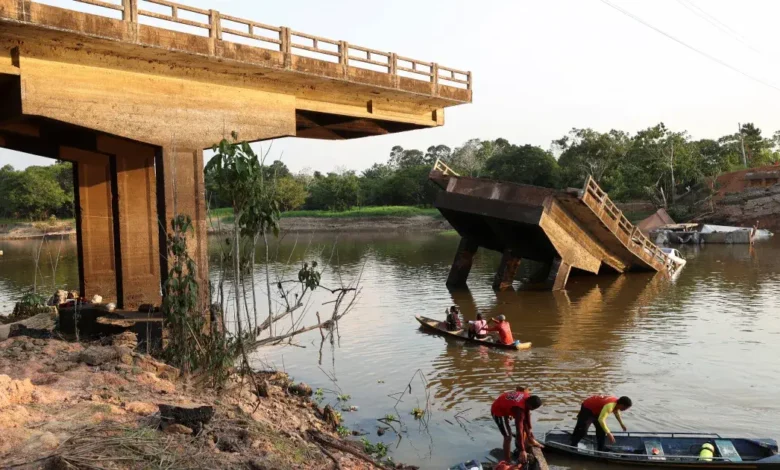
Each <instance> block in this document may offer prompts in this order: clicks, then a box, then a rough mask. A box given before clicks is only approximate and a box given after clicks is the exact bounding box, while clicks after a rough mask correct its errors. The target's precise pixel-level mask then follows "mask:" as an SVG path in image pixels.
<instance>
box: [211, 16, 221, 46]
mask: <svg viewBox="0 0 780 470" xmlns="http://www.w3.org/2000/svg"><path fill="white" fill-rule="evenodd" d="M209 37H210V38H211V39H214V40H221V39H222V21H221V19H220V15H219V12H218V11H217V10H209Z"/></svg>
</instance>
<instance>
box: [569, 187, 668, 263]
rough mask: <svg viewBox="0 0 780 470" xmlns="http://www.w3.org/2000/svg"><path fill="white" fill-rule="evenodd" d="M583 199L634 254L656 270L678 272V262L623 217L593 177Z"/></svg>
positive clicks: (621, 212) (584, 191)
mask: <svg viewBox="0 0 780 470" xmlns="http://www.w3.org/2000/svg"><path fill="white" fill-rule="evenodd" d="M581 199H582V201H583V202H584V203H585V205H587V206H588V207H589V208H590V209H591V210H592V211H593V212H594V213H595V214H596V216H598V217H599V219H600V220H601V221H602V223H604V225H605V226H606V227H607V228H608V229H609V230H610V231H612V233H614V234H615V235H616V236H617V238H618V239H619V240H620V241H621V242H622V243H623V244H624V245H625V246H626V248H628V249H629V250H630V251H631V252H632V253H634V254H635V255H637V256H639V257H640V258H642V259H644V260H646V261H649V262H650V264H652V265H653V266H655V267H656V268H658V267H659V266H663V267H664V268H665V269H666V270H667V271H668V272H670V273H671V272H674V271H676V270H677V265H676V262H675V261H673V260H672V259H671V258H670V257H669V256H667V255H666V253H664V252H663V251H662V250H661V249H660V248H658V246H657V245H656V244H655V243H653V242H652V241H650V239H649V238H647V236H645V234H643V233H642V232H641V231H640V230H639V228H638V227H636V226H634V224H632V223H631V222H630V221H629V220H628V219H627V218H626V216H625V215H623V211H621V210H620V209H619V208H618V207H617V205H615V203H614V202H612V199H610V198H609V196H608V195H607V193H606V192H605V191H604V190H603V189H601V187H600V186H599V185H598V183H596V180H594V179H593V178H592V177H591V176H588V179H587V181H586V182H585V188H584V190H583V194H582V197H581Z"/></svg>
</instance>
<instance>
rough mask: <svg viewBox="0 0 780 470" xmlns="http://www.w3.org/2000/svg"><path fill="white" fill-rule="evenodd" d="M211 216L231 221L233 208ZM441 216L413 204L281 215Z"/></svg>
mask: <svg viewBox="0 0 780 470" xmlns="http://www.w3.org/2000/svg"><path fill="white" fill-rule="evenodd" d="M209 215H210V216H211V217H215V218H216V217H218V218H220V219H221V221H222V223H226V224H231V223H233V220H234V219H233V210H232V209H230V208H229V207H228V208H222V209H212V210H210V211H209ZM416 216H428V217H437V218H439V217H441V214H440V213H439V210H438V209H436V208H434V207H414V206H377V207H359V208H358V207H356V208H354V209H349V210H346V211H312V210H302V211H289V212H282V217H283V218H287V217H316V218H323V219H340V218H360V217H416Z"/></svg>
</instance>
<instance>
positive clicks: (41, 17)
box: [0, 0, 472, 308]
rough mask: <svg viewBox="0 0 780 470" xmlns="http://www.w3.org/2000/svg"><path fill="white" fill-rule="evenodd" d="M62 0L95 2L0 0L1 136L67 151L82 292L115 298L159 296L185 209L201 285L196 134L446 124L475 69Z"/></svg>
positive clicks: (154, 1)
mask: <svg viewBox="0 0 780 470" xmlns="http://www.w3.org/2000/svg"><path fill="white" fill-rule="evenodd" d="M63 3H68V4H70V5H76V4H80V5H82V6H83V5H86V6H87V8H89V9H91V11H92V12H94V13H92V12H90V13H85V12H80V11H73V10H70V9H64V8H58V7H53V6H49V5H44V4H40V3H36V2H33V1H30V0H0V147H5V148H9V149H13V150H17V151H21V152H26V153H30V154H35V155H40V156H44V157H51V158H57V159H62V160H67V161H71V162H73V163H74V176H75V184H76V225H77V232H78V237H77V240H78V252H79V277H80V283H81V292H82V295H85V296H87V297H90V296H92V295H93V294H100V295H102V296H103V297H104V298H105V299H107V300H115V301H117V303H118V305H119V306H120V307H124V308H133V307H135V306H137V305H139V304H143V303H152V304H157V303H159V302H160V295H161V281H162V280H164V277H165V273H167V271H168V265H167V257H166V249H165V240H166V234H165V231H166V230H165V228H166V227H167V225H168V223H167V221H169V220H170V219H171V218H172V217H173V215H174V214H176V213H186V214H189V215H191V216H192V217H193V220H194V221H195V235H194V238H193V240H192V246H191V249H190V252H191V254H192V256H193V258H194V259H195V260H196V261H197V263H198V265H199V268H200V270H199V275H200V278H201V286H202V289H201V292H202V293H203V294H204V295H207V289H206V288H205V286H207V285H208V284H207V275H208V269H207V266H208V259H207V240H206V208H205V197H204V196H205V195H204V192H205V191H204V181H203V165H204V162H203V149H205V148H210V147H211V146H212V145H213V144H214V143H217V142H219V141H220V140H221V139H222V138H223V137H226V136H229V135H230V133H231V131H237V132H238V133H239V136H240V138H241V139H242V140H248V141H261V140H267V139H273V138H278V137H288V136H296V137H304V138H313V139H352V138H359V137H366V136H372V135H382V134H388V133H395V132H402V131H408V130H414V129H424V128H429V127H436V126H441V125H443V124H444V108H446V107H449V106H453V105H458V104H462V103H468V102H470V101H471V84H472V78H471V73H470V72H465V71H461V70H457V69H453V68H449V67H445V66H441V65H438V64H436V63H432V62H423V61H419V60H415V59H410V58H408V57H405V56H399V55H397V54H395V53H390V52H383V51H377V50H374V49H369V48H366V47H362V46H356V45H353V44H349V43H347V42H345V41H336V40H332V39H327V38H322V37H317V36H312V35H309V34H306V33H302V32H299V31H295V30H292V29H290V28H287V27H277V26H272V25H267V24H263V23H259V22H256V21H252V20H247V19H242V18H237V17H234V16H228V15H225V14H223V13H220V12H218V11H216V10H203V9H198V8H193V7H189V6H186V5H182V4H178V3H173V2H169V1H167V0H113V1H108V0H106V1H103V0H73V1H70V2H63ZM161 11H164V12H161ZM183 27H186V28H188V29H189V31H192V32H189V33H184V32H181V31H177V30H176V29H181V28H183ZM202 300H203V302H204V304H205V301H206V300H207V299H205V297H204V299H202Z"/></svg>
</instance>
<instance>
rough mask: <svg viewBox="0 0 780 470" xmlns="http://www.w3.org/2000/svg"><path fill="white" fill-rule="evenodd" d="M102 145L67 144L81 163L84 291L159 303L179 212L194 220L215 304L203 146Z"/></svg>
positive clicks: (204, 285)
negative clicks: (92, 147) (169, 240)
mask: <svg viewBox="0 0 780 470" xmlns="http://www.w3.org/2000/svg"><path fill="white" fill-rule="evenodd" d="M95 148H96V149H97V151H87V150H82V149H77V148H72V147H65V146H63V147H60V152H59V157H60V158H62V159H64V160H68V161H71V162H73V163H74V183H75V187H76V189H77V190H76V224H77V229H78V230H77V244H78V252H79V278H80V290H81V295H83V296H84V297H87V298H91V297H92V296H93V295H95V294H99V295H101V296H102V297H103V298H104V299H105V301H107V302H108V301H113V302H116V303H117V306H118V307H119V308H126V309H134V308H137V307H138V306H139V305H141V304H154V305H159V303H160V301H161V293H162V283H164V282H165V280H166V278H167V273H168V271H169V270H170V268H171V266H170V265H169V263H168V256H167V233H168V231H169V230H170V221H171V219H172V218H173V217H174V216H175V215H177V214H187V215H189V216H190V217H192V220H193V228H194V230H193V232H192V233H191V234H190V235H189V244H190V247H189V253H190V256H191V257H192V258H193V259H194V260H195V263H196V264H197V266H198V267H199V268H202V269H199V270H198V273H197V277H198V282H199V285H200V298H201V299H200V300H201V305H202V306H203V308H205V306H207V305H208V260H207V256H208V251H207V248H208V247H207V239H206V237H207V230H206V209H205V185H204V180H203V170H202V168H203V151H202V150H191V151H190V150H180V149H173V148H160V147H156V146H153V145H147V144H142V143H138V142H133V141H129V140H125V139H120V138H116V137H112V136H104V135H98V136H97V137H96V146H95Z"/></svg>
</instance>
